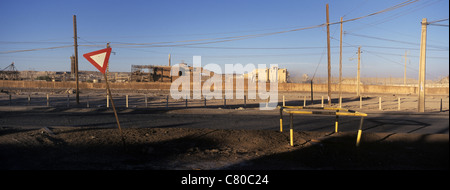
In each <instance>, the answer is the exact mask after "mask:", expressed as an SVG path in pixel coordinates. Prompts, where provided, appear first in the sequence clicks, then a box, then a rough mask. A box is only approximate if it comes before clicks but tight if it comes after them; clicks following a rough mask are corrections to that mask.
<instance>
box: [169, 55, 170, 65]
mask: <svg viewBox="0 0 450 190" xmlns="http://www.w3.org/2000/svg"><path fill="white" fill-rule="evenodd" d="M169 67H170V53H169Z"/></svg>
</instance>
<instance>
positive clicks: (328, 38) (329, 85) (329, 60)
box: [326, 4, 331, 106]
mask: <svg viewBox="0 0 450 190" xmlns="http://www.w3.org/2000/svg"><path fill="white" fill-rule="evenodd" d="M326 8H327V49H328V106H331V52H330V17H329V14H328V4H327V5H326Z"/></svg>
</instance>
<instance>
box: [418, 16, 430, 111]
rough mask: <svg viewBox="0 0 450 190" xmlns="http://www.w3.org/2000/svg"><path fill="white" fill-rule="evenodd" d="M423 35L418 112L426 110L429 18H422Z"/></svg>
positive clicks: (421, 41)
mask: <svg viewBox="0 0 450 190" xmlns="http://www.w3.org/2000/svg"><path fill="white" fill-rule="evenodd" d="M421 24H422V35H421V39H420V63H419V105H418V112H425V68H426V67H425V62H426V49H427V24H428V23H427V19H426V18H423V19H422V23H421Z"/></svg>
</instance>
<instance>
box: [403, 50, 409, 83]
mask: <svg viewBox="0 0 450 190" xmlns="http://www.w3.org/2000/svg"><path fill="white" fill-rule="evenodd" d="M406 54H408V50H406V51H405V77H404V78H403V85H405V86H406V60H407V58H406Z"/></svg>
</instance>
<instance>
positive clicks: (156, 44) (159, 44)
mask: <svg viewBox="0 0 450 190" xmlns="http://www.w3.org/2000/svg"><path fill="white" fill-rule="evenodd" d="M417 1H418V0H408V1H404V2H402V3H400V4H397V5H394V6H391V7H388V8H386V9H383V10H381V11H378V12H374V13H371V14H368V15H364V16H361V17H357V18H353V19H348V20H344V21H342V23H344V22H351V21H355V20H359V19H363V18H366V17H370V16H374V15H378V14H381V13H385V12H388V11H392V10H395V9H398V8H401V7H404V6H407V5H410V4H412V3H415V2H417ZM340 23H341V22H334V23H329V25H333V24H340ZM326 25H327V24H326V23H323V24H318V25H314V26H308V27H302V28H295V29H291V30H284V31H277V32H269V33H261V34H249V35H240V36H229V37H220V38H209V39H196V40H182V41H169V42H151V43H120V42H118V44H117V45H115V46H141V47H142V46H147V47H177V46H188V45H201V44H212V43H222V42H229V41H236V40H244V39H250V38H256V37H263V36H270V35H276V34H283V33H288V32H296V31H301V30H307V29H313V28H319V27H323V26H326ZM202 41H206V42H202ZM189 42H195V43H189ZM89 43H90V42H89ZM170 43H185V44H174V45H167V44H170ZM164 44H165V45H164ZM80 46H97V45H95V44H93V45H80ZM111 46H112V45H111ZM65 47H71V46H58V47H50V48H35V49H28V50H15V51H3V52H0V53H1V54H5V53H16V52H26V51H38V50H45V49H57V48H65Z"/></svg>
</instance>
